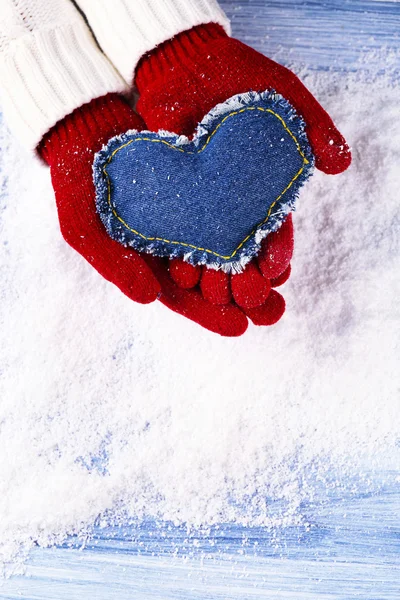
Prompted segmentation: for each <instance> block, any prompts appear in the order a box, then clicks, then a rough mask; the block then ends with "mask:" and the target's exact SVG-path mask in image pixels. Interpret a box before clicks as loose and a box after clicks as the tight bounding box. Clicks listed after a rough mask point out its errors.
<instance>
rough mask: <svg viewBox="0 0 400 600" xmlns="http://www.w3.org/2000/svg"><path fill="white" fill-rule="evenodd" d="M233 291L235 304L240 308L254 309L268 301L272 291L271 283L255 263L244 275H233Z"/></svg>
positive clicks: (253, 262) (247, 267) (249, 265)
mask: <svg viewBox="0 0 400 600" xmlns="http://www.w3.org/2000/svg"><path fill="white" fill-rule="evenodd" d="M231 290H232V294H233V297H234V299H235V302H236V303H237V304H238V305H239V306H240V307H243V308H254V307H255V306H260V305H261V304H263V303H264V302H265V301H266V299H267V298H268V294H269V293H270V291H271V283H270V281H269V279H266V278H265V277H264V276H263V275H262V273H261V271H260V270H259V269H258V267H257V265H256V263H255V261H252V262H250V263H249V264H248V265H247V266H246V268H245V270H244V271H243V273H239V274H237V275H232V277H231Z"/></svg>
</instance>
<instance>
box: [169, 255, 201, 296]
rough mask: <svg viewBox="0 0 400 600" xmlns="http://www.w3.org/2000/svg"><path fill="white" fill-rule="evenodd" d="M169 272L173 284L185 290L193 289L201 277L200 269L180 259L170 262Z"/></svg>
mask: <svg viewBox="0 0 400 600" xmlns="http://www.w3.org/2000/svg"><path fill="white" fill-rule="evenodd" d="M169 272H170V275H171V277H172V279H173V280H174V281H175V283H176V284H177V285H179V287H181V288H183V289H185V290H187V289H190V288H193V287H195V286H196V285H197V284H198V283H199V280H200V277H201V267H194V266H193V265H191V264H189V263H187V262H185V261H183V260H181V259H174V260H170V262H169Z"/></svg>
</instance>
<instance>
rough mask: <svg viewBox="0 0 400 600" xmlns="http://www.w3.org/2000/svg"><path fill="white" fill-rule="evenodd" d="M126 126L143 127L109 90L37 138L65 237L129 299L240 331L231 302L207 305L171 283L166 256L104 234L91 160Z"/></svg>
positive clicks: (242, 321) (241, 322) (224, 330)
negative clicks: (145, 252) (147, 253)
mask: <svg viewBox="0 0 400 600" xmlns="http://www.w3.org/2000/svg"><path fill="white" fill-rule="evenodd" d="M132 128H133V129H138V130H140V129H143V128H144V123H143V121H142V120H141V118H140V117H139V116H138V115H137V114H136V113H135V112H134V111H133V110H132V109H131V108H130V106H129V105H128V104H127V103H126V102H125V101H124V100H123V98H122V97H120V96H118V95H116V94H109V95H107V96H104V97H102V98H98V99H96V100H92V101H91V102H90V103H88V104H86V105H84V106H82V107H81V108H78V109H76V110H75V111H74V112H73V113H72V114H71V115H68V116H66V117H65V118H64V119H63V120H62V121H60V122H59V123H57V124H56V125H55V126H54V127H53V128H52V129H51V130H50V131H49V133H48V134H47V135H46V136H45V137H44V138H43V140H42V142H41V144H40V146H39V149H38V150H39V152H40V154H41V155H42V156H43V158H44V159H45V160H46V162H47V163H48V164H49V165H50V169H51V178H52V183H53V187H54V191H55V197H56V203H57V210H58V216H59V221H60V228H61V232H62V234H63V236H64V238H65V240H66V241H67V242H68V243H69V244H70V245H71V246H72V247H73V248H74V249H75V250H76V251H77V252H79V253H80V254H81V255H82V256H83V257H84V258H85V259H86V260H87V261H88V262H89V263H90V264H91V265H92V266H93V267H94V268H95V269H96V270H97V271H98V272H99V273H100V274H101V275H102V276H103V277H104V278H105V279H107V280H108V281H110V282H112V283H113V284H114V285H116V286H117V287H118V288H119V289H120V290H121V291H122V292H123V293H124V294H126V295H127V296H128V297H129V298H131V299H132V300H134V301H136V302H141V303H148V302H152V301H154V300H155V299H156V298H157V297H158V298H159V299H160V301H161V302H162V303H163V304H165V305H166V306H168V307H169V308H170V309H172V310H174V311H175V312H177V313H180V314H182V315H183V316H185V317H187V318H189V319H191V320H193V321H195V322H196V323H199V324H200V325H202V326H203V327H205V328H206V329H209V330H211V331H214V332H216V333H219V334H221V335H225V336H238V335H241V334H242V333H244V331H245V330H246V328H247V319H246V317H245V316H244V315H243V313H242V312H241V311H240V310H239V309H238V308H237V307H235V306H233V305H229V306H228V307H218V306H211V307H210V304H209V303H208V302H207V301H206V300H204V299H203V298H202V297H201V295H200V294H199V293H198V292H196V291H195V290H190V291H187V290H183V289H181V288H179V287H178V286H177V285H175V284H174V282H173V280H172V279H171V278H170V277H169V274H168V264H167V262H166V261H163V260H160V259H155V258H153V257H151V256H144V255H139V254H138V253H137V252H136V251H134V250H132V249H129V248H125V247H124V246H122V245H121V244H119V243H118V242H116V241H114V240H112V239H111V238H110V237H109V236H108V234H107V232H106V230H105V228H104V225H103V223H102V222H101V220H100V217H99V215H98V213H97V211H96V205H95V188H94V183H93V175H92V166H93V160H94V156H95V153H96V152H98V151H99V150H100V149H101V148H102V146H103V144H105V143H106V142H107V141H108V140H109V139H110V138H111V137H113V136H115V135H117V134H119V133H121V132H125V131H127V130H128V129H132Z"/></svg>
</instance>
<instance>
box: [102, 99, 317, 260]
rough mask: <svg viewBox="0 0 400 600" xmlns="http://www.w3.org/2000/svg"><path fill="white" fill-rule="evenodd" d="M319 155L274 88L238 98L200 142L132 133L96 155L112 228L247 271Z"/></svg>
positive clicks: (214, 117) (137, 242) (201, 130)
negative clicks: (316, 154)
mask: <svg viewBox="0 0 400 600" xmlns="http://www.w3.org/2000/svg"><path fill="white" fill-rule="evenodd" d="M313 165H314V157H313V155H312V152H311V149H310V147H309V144H308V140H307V137H306V134H305V125H304V122H303V121H302V119H301V118H300V117H299V116H298V115H297V114H296V112H295V111H294V109H293V108H292V106H291V105H290V104H289V103H288V102H287V101H286V100H285V99H284V98H282V96H280V95H278V94H276V93H275V92H273V91H272V92H271V91H270V92H264V93H262V94H258V93H255V92H249V93H247V94H243V95H239V96H234V97H233V98H231V99H230V100H228V101H227V102H225V103H224V104H221V105H218V106H217V107H216V108H214V109H213V110H212V111H211V112H210V113H208V115H207V116H206V117H205V118H204V119H203V121H202V122H201V123H200V125H199V126H198V129H197V132H196V134H195V136H194V138H193V139H192V140H189V139H188V138H186V137H184V136H177V135H174V134H171V133H167V132H162V131H161V132H159V133H152V132H149V131H142V132H138V131H129V132H127V133H125V134H123V135H121V136H118V137H115V138H113V139H111V140H110V141H109V143H108V144H107V146H105V147H104V148H103V149H102V150H101V151H100V152H99V153H98V154H97V155H96V158H95V162H94V167H93V171H94V181H95V186H96V199H97V209H98V212H99V214H100V217H101V219H102V221H103V223H104V225H105V227H106V229H107V232H108V233H109V235H110V236H111V237H112V238H113V239H115V240H117V241H119V242H120V243H122V244H124V245H129V246H132V247H134V248H136V249H137V250H139V251H143V252H150V253H153V254H156V255H158V256H168V257H171V258H176V257H182V258H184V259H185V260H187V261H188V262H190V263H191V264H194V265H196V264H207V265H208V266H210V267H212V268H223V269H224V270H226V271H234V272H235V271H240V270H241V268H242V267H243V266H244V265H245V264H246V263H247V262H248V261H249V260H251V258H252V257H253V256H254V255H255V254H257V252H258V251H259V249H260V244H261V241H262V239H263V238H264V237H265V236H266V235H268V233H270V232H271V231H275V230H276V229H278V227H279V226H280V224H281V223H282V222H283V220H284V219H285V217H286V215H287V214H288V213H289V212H290V211H291V210H293V209H294V203H295V199H296V197H297V195H298V191H299V188H300V187H301V186H302V185H303V183H304V182H305V181H306V179H307V178H308V177H309V176H310V175H311V172H312V170H313Z"/></svg>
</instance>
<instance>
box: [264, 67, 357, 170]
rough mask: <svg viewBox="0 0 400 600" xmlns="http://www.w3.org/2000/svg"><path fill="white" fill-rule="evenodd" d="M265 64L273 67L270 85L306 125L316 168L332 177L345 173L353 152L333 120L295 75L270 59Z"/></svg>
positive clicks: (269, 74) (270, 72) (269, 73)
mask: <svg viewBox="0 0 400 600" xmlns="http://www.w3.org/2000/svg"><path fill="white" fill-rule="evenodd" d="M266 60H268V61H269V63H271V64H272V65H273V68H272V69H271V71H269V72H268V76H269V77H271V85H272V86H273V87H274V88H275V90H276V91H277V92H278V93H279V94H281V95H282V96H284V98H286V100H288V101H289V102H290V104H292V106H294V108H295V109H296V111H297V112H298V113H299V114H300V115H301V116H302V117H303V119H304V121H305V122H306V132H307V136H308V140H309V142H310V145H311V148H312V150H313V153H314V155H315V165H316V167H317V168H318V169H320V170H321V171H323V172H324V173H328V174H330V175H336V174H338V173H342V171H345V170H346V169H347V168H348V167H349V166H350V164H351V152H350V148H349V146H348V144H347V142H346V140H345V139H344V137H343V136H342V134H341V133H340V131H339V130H338V129H337V128H336V127H335V124H334V123H333V121H332V119H331V117H330V116H329V115H328V113H327V112H326V111H325V109H324V108H322V106H321V105H320V104H319V102H318V101H317V100H316V99H315V98H314V96H313V95H312V94H311V92H309V90H308V89H307V88H306V86H305V85H304V84H303V83H302V82H301V81H300V79H299V78H298V77H297V76H296V75H295V74H294V73H292V71H290V70H289V69H286V68H285V67H282V66H281V65H277V63H274V61H271V60H270V59H266Z"/></svg>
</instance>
